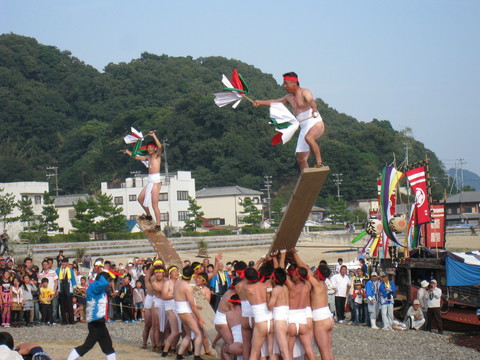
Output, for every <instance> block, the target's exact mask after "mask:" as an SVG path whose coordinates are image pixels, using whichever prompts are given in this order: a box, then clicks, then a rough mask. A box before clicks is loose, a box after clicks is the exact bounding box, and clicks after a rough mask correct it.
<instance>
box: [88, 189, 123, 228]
mask: <svg viewBox="0 0 480 360" xmlns="http://www.w3.org/2000/svg"><path fill="white" fill-rule="evenodd" d="M95 200H96V202H97V205H96V207H95V209H96V215H97V222H96V227H95V229H96V231H97V232H99V233H106V232H114V231H120V230H124V229H125V228H126V227H127V223H126V218H125V215H123V214H122V208H121V207H120V206H118V205H115V204H113V201H112V200H113V197H112V196H111V195H107V194H103V193H100V194H98V195H97V196H96V199H95Z"/></svg>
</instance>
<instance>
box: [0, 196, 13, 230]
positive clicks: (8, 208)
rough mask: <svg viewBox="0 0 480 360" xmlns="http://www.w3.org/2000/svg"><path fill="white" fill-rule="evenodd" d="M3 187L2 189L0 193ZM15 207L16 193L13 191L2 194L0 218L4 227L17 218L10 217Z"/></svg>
mask: <svg viewBox="0 0 480 360" xmlns="http://www.w3.org/2000/svg"><path fill="white" fill-rule="evenodd" d="M1 192H3V189H0V193H1ZM14 209H15V195H13V194H12V193H6V194H3V195H2V194H0V219H1V221H2V222H3V228H5V225H6V224H7V223H9V222H13V221H15V220H16V219H15V218H9V216H10V215H11V214H12V213H13V210H14Z"/></svg>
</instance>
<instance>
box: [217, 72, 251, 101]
mask: <svg viewBox="0 0 480 360" xmlns="http://www.w3.org/2000/svg"><path fill="white" fill-rule="evenodd" d="M222 83H223V85H225V88H224V89H223V90H224V91H225V92H221V93H215V94H214V95H215V99H214V101H215V104H216V105H217V106H218V107H223V106H226V105H229V104H231V103H233V105H232V107H233V108H234V109H235V108H236V107H237V106H238V104H240V102H241V101H242V99H243V97H245V96H246V95H248V93H249V92H250V89H249V88H248V85H247V83H246V82H245V80H244V79H243V77H242V75H241V74H239V73H238V71H237V69H233V72H232V78H231V80H228V78H227V77H226V76H225V75H222Z"/></svg>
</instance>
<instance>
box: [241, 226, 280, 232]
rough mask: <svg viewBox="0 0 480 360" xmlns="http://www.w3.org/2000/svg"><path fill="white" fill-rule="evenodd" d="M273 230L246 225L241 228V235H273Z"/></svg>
mask: <svg viewBox="0 0 480 360" xmlns="http://www.w3.org/2000/svg"><path fill="white" fill-rule="evenodd" d="M274 232H275V229H262V228H259V227H258V226H251V225H247V226H244V227H243V228H242V234H268V233H274Z"/></svg>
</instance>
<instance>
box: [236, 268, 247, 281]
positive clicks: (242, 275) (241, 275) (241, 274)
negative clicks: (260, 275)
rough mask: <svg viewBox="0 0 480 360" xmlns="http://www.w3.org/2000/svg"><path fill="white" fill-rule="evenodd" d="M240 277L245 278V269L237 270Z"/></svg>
mask: <svg viewBox="0 0 480 360" xmlns="http://www.w3.org/2000/svg"><path fill="white" fill-rule="evenodd" d="M235 272H236V273H237V275H238V277H239V278H240V279H245V270H235Z"/></svg>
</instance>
